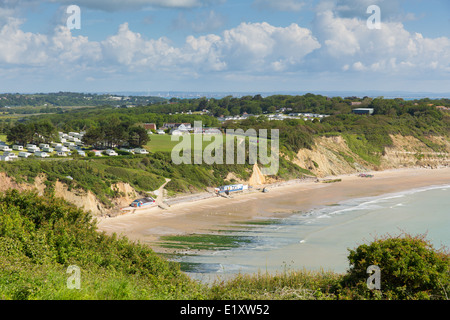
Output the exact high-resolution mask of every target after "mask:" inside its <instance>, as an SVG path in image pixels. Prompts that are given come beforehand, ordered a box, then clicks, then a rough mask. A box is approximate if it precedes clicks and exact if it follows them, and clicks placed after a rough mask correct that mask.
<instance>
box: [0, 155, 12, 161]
mask: <svg viewBox="0 0 450 320" xmlns="http://www.w3.org/2000/svg"><path fill="white" fill-rule="evenodd" d="M11 160H12V159H11V158H10V157H8V156H5V155H3V156H0V161H11Z"/></svg>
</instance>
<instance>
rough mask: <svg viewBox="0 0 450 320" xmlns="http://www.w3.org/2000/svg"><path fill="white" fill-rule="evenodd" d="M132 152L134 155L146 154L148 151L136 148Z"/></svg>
mask: <svg viewBox="0 0 450 320" xmlns="http://www.w3.org/2000/svg"><path fill="white" fill-rule="evenodd" d="M134 152H135V153H136V154H148V151H147V150H145V149H141V148H136V149H134Z"/></svg>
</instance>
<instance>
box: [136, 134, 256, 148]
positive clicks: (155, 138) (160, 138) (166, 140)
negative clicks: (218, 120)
mask: <svg viewBox="0 0 450 320" xmlns="http://www.w3.org/2000/svg"><path fill="white" fill-rule="evenodd" d="M194 137H197V138H200V135H195V134H191V135H190V138H191V146H192V148H193V147H194ZM207 137H208V135H205V136H204V138H203V141H202V147H203V150H204V149H205V148H206V147H207V146H208V145H209V144H211V143H212V142H213V141H214V138H212V137H211V138H210V139H211V140H210V141H208V140H207V139H208V138H207ZM177 138H178V140H176V139H177ZM171 139H172V136H171V135H169V134H164V135H159V134H153V135H150V141H149V142H148V143H147V145H145V148H146V149H147V150H148V151H150V152H158V151H159V152H172V149H173V148H174V147H175V146H176V145H177V144H179V143H181V142H182V138H181V137H174V141H172V140H171ZM225 139H226V135H225V134H224V135H223V142H224V143H225ZM259 139H260V140H261V138H259ZM246 147H248V137H247V138H246Z"/></svg>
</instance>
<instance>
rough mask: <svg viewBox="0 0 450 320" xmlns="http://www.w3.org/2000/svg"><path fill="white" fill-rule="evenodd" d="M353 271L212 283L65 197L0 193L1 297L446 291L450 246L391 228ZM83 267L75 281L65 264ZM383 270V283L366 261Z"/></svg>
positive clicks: (380, 295)
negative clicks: (101, 227)
mask: <svg viewBox="0 0 450 320" xmlns="http://www.w3.org/2000/svg"><path fill="white" fill-rule="evenodd" d="M348 259H349V263H350V269H349V271H348V273H346V274H336V273H333V272H311V271H306V270H300V271H292V270H285V271H284V272H282V273H280V274H275V275H273V274H267V273H258V274H253V275H238V276H235V277H234V278H232V279H230V280H227V281H218V282H215V283H213V284H211V285H206V284H201V283H198V282H196V281H194V280H192V279H190V278H189V277H188V276H186V275H185V274H184V273H182V272H181V271H180V269H179V265H178V264H176V263H173V262H169V261H166V260H165V259H163V258H161V257H160V256H158V255H157V254H156V253H155V252H154V251H153V250H151V249H150V248H149V247H148V246H145V245H142V244H139V243H133V242H131V241H130V240H128V239H127V238H125V237H122V238H119V237H117V236H116V235H112V236H109V235H106V234H105V233H99V232H98V230H97V228H96V224H95V221H93V220H92V217H91V216H90V214H88V213H86V212H84V211H82V210H80V209H77V208H75V207H73V206H71V205H69V204H67V203H66V202H64V201H63V200H61V199H56V198H54V197H39V196H37V195H36V194H35V193H31V192H25V193H19V192H18V191H15V190H13V191H8V192H6V193H5V194H2V195H0V299H12V300H20V299H41V300H51V299H69V300H76V299H83V300H90V299H100V300H106V299H111V300H137V299H158V300H170V299H189V300H193V299H215V300H225V299H235V300H242V299H246V300H258V299H265V300H273V299H283V300H290V299H300V300H311V299H331V300H336V299H447V298H448V296H447V294H448V292H449V291H450V277H449V270H450V265H449V255H448V253H446V252H445V251H443V250H435V249H434V248H433V247H432V245H431V244H430V243H429V242H427V241H426V240H425V239H424V237H422V236H418V237H412V236H409V235H406V236H402V237H400V236H399V237H385V238H383V239H378V240H375V241H374V242H372V243H371V244H368V245H366V244H364V245H360V246H358V247H357V248H356V249H354V250H350V254H349V256H348ZM70 265H76V266H78V267H79V268H80V270H81V287H80V289H78V290H73V289H70V288H68V285H67V280H68V278H69V274H67V273H66V272H67V268H68V266H70ZM371 265H377V266H379V267H380V270H381V288H380V290H369V289H368V287H367V279H368V277H369V275H368V274H367V267H369V266H371Z"/></svg>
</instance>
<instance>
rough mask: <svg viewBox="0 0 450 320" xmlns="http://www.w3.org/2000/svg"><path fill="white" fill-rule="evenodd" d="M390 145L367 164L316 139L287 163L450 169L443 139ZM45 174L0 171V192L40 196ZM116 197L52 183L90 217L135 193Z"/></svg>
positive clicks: (314, 168)
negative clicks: (17, 176)
mask: <svg viewBox="0 0 450 320" xmlns="http://www.w3.org/2000/svg"><path fill="white" fill-rule="evenodd" d="M391 138H392V141H393V145H392V146H391V147H387V148H385V150H384V152H383V154H382V155H381V160H380V163H379V164H378V165H374V164H373V163H369V162H367V161H365V160H364V159H362V158H361V157H359V156H358V155H357V154H355V153H354V152H353V151H352V150H351V149H350V148H349V146H348V145H347V143H346V141H345V139H343V138H342V137H340V136H334V137H319V138H316V140H315V144H314V146H313V148H312V150H309V149H301V150H299V151H298V153H297V155H296V157H295V158H294V159H293V160H291V161H293V162H294V163H295V164H297V165H298V166H300V167H302V168H304V169H307V170H309V171H310V172H312V173H313V174H314V175H316V176H317V177H325V176H333V175H340V174H351V173H357V172H363V171H371V170H386V169H395V168H404V167H439V166H450V156H449V155H450V140H449V139H448V138H446V137H429V139H430V140H431V141H432V142H435V143H437V144H439V145H443V146H445V147H444V148H443V151H442V152H435V151H433V150H432V149H431V148H429V147H428V146H427V145H425V144H424V143H423V142H422V141H420V140H418V139H416V138H414V137H408V136H401V135H392V136H391ZM225 180H227V181H228V180H233V181H235V183H236V182H237V183H244V184H248V185H250V186H252V187H260V186H263V185H264V184H267V183H271V182H274V181H278V182H279V181H280V180H274V179H273V177H269V176H264V175H263V174H262V172H261V171H260V169H259V167H258V165H256V164H255V165H254V166H253V169H252V174H251V177H250V178H249V180H248V181H243V180H240V179H238V178H237V177H235V176H234V175H233V174H232V173H231V172H230V173H229V174H228V176H227V179H225ZM45 181H46V177H45V175H40V176H38V177H37V178H36V179H35V180H34V183H17V182H16V181H14V179H12V178H10V177H8V176H7V175H6V174H5V173H3V172H0V192H2V191H6V190H8V189H17V190H19V191H27V190H36V191H37V192H38V193H39V194H40V195H43V194H44V190H45V187H46V185H45ZM111 189H112V190H114V191H116V194H117V196H116V197H115V198H114V199H110V201H111V207H107V206H105V205H104V204H103V203H102V202H101V201H100V200H99V199H98V198H97V197H96V196H95V194H94V193H92V192H91V191H84V190H80V189H75V188H71V189H69V188H68V186H67V185H65V184H64V183H62V182H60V181H56V182H55V184H54V194H55V196H56V197H60V198H63V199H65V200H66V201H68V202H70V203H72V204H74V205H76V206H77V207H79V208H83V209H84V210H86V211H91V212H92V214H93V215H94V216H101V215H107V214H108V215H116V214H119V212H120V210H119V209H120V208H123V207H126V206H128V205H129V204H130V203H131V202H132V201H133V200H134V199H136V198H138V197H139V196H140V195H139V193H138V192H137V191H136V190H135V189H134V188H133V187H132V186H131V185H130V184H128V183H123V182H119V183H116V184H114V185H112V186H111Z"/></svg>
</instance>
